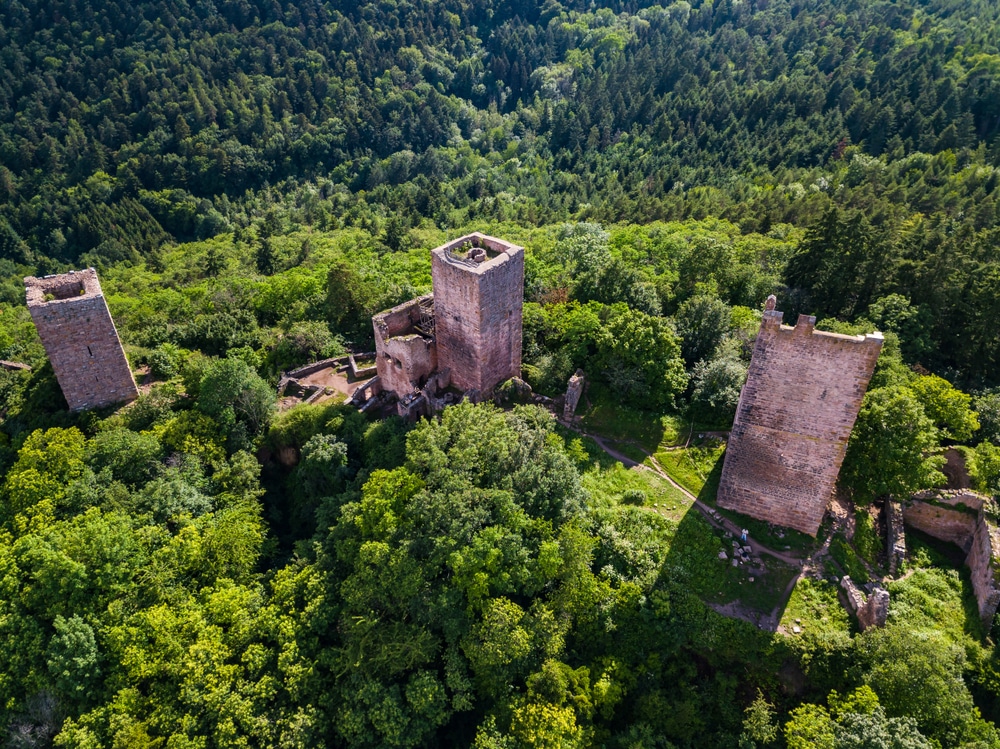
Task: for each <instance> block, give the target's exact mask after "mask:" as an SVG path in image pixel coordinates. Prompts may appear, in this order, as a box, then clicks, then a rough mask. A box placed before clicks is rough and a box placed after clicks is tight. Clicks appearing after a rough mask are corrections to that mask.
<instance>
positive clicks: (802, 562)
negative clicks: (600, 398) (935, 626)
mask: <svg viewBox="0 0 1000 749" xmlns="http://www.w3.org/2000/svg"><path fill="white" fill-rule="evenodd" d="M559 423H560V424H562V426H564V427H566V428H567V429H570V430H572V431H574V432H576V433H577V434H580V435H582V436H584V437H588V438H589V439H592V440H593V441H594V442H595V443H596V444H597V446H598V447H600V448H601V449H602V450H603V451H604V452H605V453H607V454H608V455H610V456H611V457H612V458H614V459H615V460H617V461H618V462H619V463H621V464H622V465H624V466H625V467H626V468H635V469H636V470H640V471H650V472H651V473H655V474H656V475H657V476H659V477H660V478H661V479H663V480H664V481H666V482H667V483H669V484H670V485H671V486H673V487H674V488H675V489H677V491H679V492H680V493H681V494H683V495H684V496H685V497H687V498H688V499H690V500H691V502H692V504H693V505H694V506H695V507H696V508H697V509H698V511H699V512H701V514H702V515H703V516H704V518H705V520H707V521H708V523H709V525H711V526H712V527H713V528H717V529H719V530H724V531H728V532H729V533H731V534H733V536H735V537H736V538H739V536H740V535H741V530H742V529H741V528H739V527H738V526H737V525H736V523H734V522H733V521H732V520H730V519H729V518H727V517H726V516H725V515H722V514H720V513H717V512H715V511H714V510H713V509H712V508H711V507H709V506H708V505H706V504H705V503H704V502H702V501H701V500H700V499H698V497H696V496H695V495H694V494H692V493H691V492H690V491H688V490H687V489H685V488H684V487H683V486H681V485H680V484H678V483H677V482H676V481H674V480H673V478H671V477H670V474H668V473H667V472H666V471H665V470H664V469H663V466H661V465H660V463H659V462H658V461H657V460H656V458H655V457H654V456H653V455H652V454H651V453H650V452H649V451H648V450H645V449H644V448H642V447H639V448H638V449H639V450H642V453H643V454H644V455H645V456H646V457H647V458H648V459H649V462H650V463H651V466H648V465H646V464H645V463H638V462H636V461H635V460H633V459H632V458H630V457H628V456H627V455H625V454H623V453H620V452H618V451H617V450H615V449H614V448H613V447H611V446H610V445H608V444H607V442H605V441H604V439H603V438H602V437H600V436H598V435H596V434H590V433H589V432H585V431H583V430H582V429H580V428H579V427H577V426H576V425H574V424H570V423H567V422H565V421H563V420H562V419H560V420H559ZM832 538H833V533H830V534H829V535H828V536H827V538H826V540H825V541H824V543H823V545H822V546H821V547H820V548H819V549H817V550H816V551H814V552H813V553H812V554H810V555H809V556H808V557H807V558H805V559H803V558H802V557H799V556H795V555H794V554H786V553H784V552H780V551H777V550H776V549H772V548H770V547H768V546H765V545H764V544H762V543H760V542H759V541H755V540H754V539H753V538H748V539H747V541H746V542H744V543H743V545H744V546H749V547H750V548H751V549H752V550H753V552H754V553H755V554H757V555H758V556H760V555H762V554H766V555H767V556H770V557H773V558H774V559H777V560H779V561H781V562H784V563H785V564H787V565H790V566H792V567H799V568H800V569H799V573H798V574H797V575H796V576H795V577H793V578H792V579H791V581H790V582H789V583H788V585H786V586H785V590H784V591H783V592H782V594H781V598H780V599H779V600H778V603H777V605H776V606H775V607H774V609H772V610H771V613H770V614H768V615H766V616H762V615H760V613H759V612H751V611H748V610H746V609H744V608H743V607H742V606H739V605H732V604H728V605H723V606H719V605H714V606H712V608H713V609H715V610H716V611H718V612H719V613H722V614H725V615H726V616H732V617H736V618H738V619H743V620H744V621H748V622H750V623H751V624H755V625H757V626H758V627H760V628H761V629H765V630H768V631H771V632H774V631H776V630H777V629H778V622H780V621H781V612H782V611H784V609H785V606H786V605H787V604H788V599H789V597H790V596H791V595H792V591H793V590H794V589H795V586H796V584H797V583H798V582H799V580H800V579H801V578H802V576H803V575H805V574H807V573H808V572H810V571H811V570H812V569H813V567H814V563H815V562H816V560H817V559H818V558H820V557H821V556H823V555H825V554H826V551H827V549H828V548H829V546H830V541H831V539H832Z"/></svg>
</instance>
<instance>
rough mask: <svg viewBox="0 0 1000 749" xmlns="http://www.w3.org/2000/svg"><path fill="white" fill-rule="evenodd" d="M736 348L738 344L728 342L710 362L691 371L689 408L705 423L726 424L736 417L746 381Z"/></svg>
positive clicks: (700, 363)
mask: <svg viewBox="0 0 1000 749" xmlns="http://www.w3.org/2000/svg"><path fill="white" fill-rule="evenodd" d="M739 347H740V344H739V342H737V341H735V340H734V341H732V342H731V343H730V342H728V341H727V342H726V343H723V344H722V346H720V348H719V351H718V352H717V353H716V355H715V356H714V357H712V359H710V360H708V361H704V360H702V361H699V362H698V363H697V364H695V365H694V368H693V369H692V370H691V384H692V389H691V405H692V406H693V407H694V409H695V410H696V412H697V413H698V414H699V415H700V417H701V418H703V419H705V420H706V421H711V422H712V423H720V424H728V423H731V422H732V420H733V418H734V417H735V416H736V406H737V405H738V404H739V401H740V391H741V390H742V388H743V383H744V382H746V378H747V366H746V364H744V363H743V361H742V360H741V359H740V356H739Z"/></svg>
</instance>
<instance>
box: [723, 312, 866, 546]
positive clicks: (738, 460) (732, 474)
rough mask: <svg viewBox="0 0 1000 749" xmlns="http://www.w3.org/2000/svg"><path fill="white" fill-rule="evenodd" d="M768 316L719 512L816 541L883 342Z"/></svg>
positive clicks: (810, 321) (809, 321) (804, 319)
mask: <svg viewBox="0 0 1000 749" xmlns="http://www.w3.org/2000/svg"><path fill="white" fill-rule="evenodd" d="M781 320H782V313H781V312H779V311H777V310H775V309H774V303H773V298H772V299H769V300H768V309H767V310H766V311H765V312H764V319H763V321H762V323H761V328H760V332H759V334H758V336H757V342H756V345H755V346H754V352H753V358H752V360H751V362H750V370H749V373H748V376H747V382H746V384H745V385H744V386H743V391H742V392H741V394H740V402H739V406H738V408H737V413H736V420H735V422H734V423H733V429H732V432H731V434H730V437H729V445H728V448H727V450H726V457H725V462H724V464H723V470H722V480H721V482H720V485H719V493H718V501H719V506H720V507H723V508H725V509H727V510H735V511H737V512H742V513H744V514H746V515H750V516H751V517H754V518H758V519H760V520H764V521H767V522H770V523H775V524H777V525H782V526H788V527H791V528H795V529H796V530H799V531H803V532H804V533H809V534H811V535H815V534H816V532H817V531H818V530H819V525H820V523H821V522H822V519H823V514H824V513H825V511H826V506H827V502H828V500H829V498H830V495H831V493H832V492H833V490H834V486H835V484H836V481H837V475H838V474H839V472H840V466H841V463H843V460H844V454H845V452H846V450H847V439H848V437H849V436H850V434H851V428H852V427H853V426H854V420H855V419H856V418H857V415H858V410H859V409H860V407H861V400H862V398H863V397H864V394H865V390H866V389H867V387H868V381H869V380H870V379H871V375H872V371H873V370H874V368H875V362H876V361H877V360H878V355H879V351H880V350H881V348H882V336H881V334H878V333H876V334H874V335H868V336H845V335H837V334H834V333H824V332H819V331H816V330H814V325H815V318H813V317H810V316H806V315H800V316H799V320H798V323H797V324H796V326H795V327H794V328H792V327H789V326H787V325H782V324H781Z"/></svg>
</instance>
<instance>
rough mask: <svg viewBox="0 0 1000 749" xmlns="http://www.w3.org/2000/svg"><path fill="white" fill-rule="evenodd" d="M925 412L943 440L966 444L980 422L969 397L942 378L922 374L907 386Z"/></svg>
mask: <svg viewBox="0 0 1000 749" xmlns="http://www.w3.org/2000/svg"><path fill="white" fill-rule="evenodd" d="M909 387H910V390H912V391H913V393H914V394H915V395H916V396H917V400H919V401H920V405H922V406H923V408H924V413H925V414H927V417H928V418H929V419H930V420H931V421H932V422H933V424H934V426H935V427H936V428H937V429H938V430H939V432H940V433H941V436H942V438H944V439H949V440H954V441H955V442H968V441H969V440H971V439H972V435H973V434H974V433H975V432H976V430H978V429H979V419H978V418H977V415H976V413H975V411H973V410H972V408H971V405H972V396H971V395H968V394H966V393H963V392H962V391H961V390H958V389H957V388H955V387H954V386H952V384H951V383H950V382H948V381H947V380H946V379H944V378H943V377H938V376H937V375H924V376H922V377H917V378H916V379H914V380H913V381H912V382H911V383H910V384H909Z"/></svg>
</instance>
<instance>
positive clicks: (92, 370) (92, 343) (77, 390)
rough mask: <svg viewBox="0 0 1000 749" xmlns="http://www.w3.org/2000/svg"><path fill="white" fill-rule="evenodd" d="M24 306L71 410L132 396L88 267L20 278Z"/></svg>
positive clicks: (129, 373) (120, 353)
mask: <svg viewBox="0 0 1000 749" xmlns="http://www.w3.org/2000/svg"><path fill="white" fill-rule="evenodd" d="M24 288H25V292H26V295H27V300H28V311H29V312H30V313H31V319H32V320H33V321H34V323H35V328H37V329H38V335H39V337H40V338H41V339H42V344H43V345H44V346H45V353H46V354H48V357H49V361H51V362H52V369H53V370H55V373H56V379H57V380H58V381H59V387H61V388H62V391H63V395H64V396H65V397H66V402H67V403H68V404H69V408H70V410H71V411H85V410H87V409H91V408H101V407H103V406H111V405H114V404H116V403H125V402H127V401H131V400H135V398H136V397H137V396H138V395H139V390H138V388H136V386H135V379H134V378H133V377H132V370H131V369H130V368H129V365H128V360H127V359H126V358H125V351H124V350H123V349H122V344H121V341H120V340H119V339H118V331H117V330H116V329H115V323H114V321H113V320H112V319H111V313H110V312H109V311H108V305H107V302H105V300H104V294H103V293H102V292H101V284H100V282H99V281H98V280H97V271H95V270H94V269H93V268H88V269H87V270H82V271H70V272H69V273H63V274H61V275H58V276H45V277H44V278H34V277H32V276H29V277H28V278H25V279H24Z"/></svg>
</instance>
